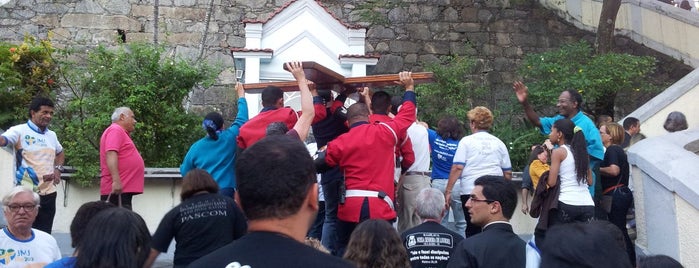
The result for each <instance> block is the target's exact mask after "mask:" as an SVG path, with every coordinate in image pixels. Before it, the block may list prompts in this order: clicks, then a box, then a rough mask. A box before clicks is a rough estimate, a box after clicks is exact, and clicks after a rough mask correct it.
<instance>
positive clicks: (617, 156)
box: [600, 145, 629, 190]
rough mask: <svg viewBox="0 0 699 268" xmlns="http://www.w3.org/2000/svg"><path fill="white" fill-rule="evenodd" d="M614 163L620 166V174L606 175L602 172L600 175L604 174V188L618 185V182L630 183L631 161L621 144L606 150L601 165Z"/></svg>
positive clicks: (606, 165)
mask: <svg viewBox="0 0 699 268" xmlns="http://www.w3.org/2000/svg"><path fill="white" fill-rule="evenodd" d="M612 164H614V165H617V166H618V167H619V175H618V176H605V175H604V174H601V173H600V175H602V190H604V189H607V188H609V187H612V186H614V185H617V183H622V184H624V185H627V186H628V185H629V161H628V159H627V157H626V153H625V152H624V149H623V148H621V146H619V145H612V146H609V147H608V148H607V151H606V152H604V160H603V161H602V163H601V164H600V167H608V166H611V165H612ZM620 178H621V180H620Z"/></svg>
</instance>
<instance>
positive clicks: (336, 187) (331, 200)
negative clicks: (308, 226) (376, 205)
mask: <svg viewBox="0 0 699 268" xmlns="http://www.w3.org/2000/svg"><path fill="white" fill-rule="evenodd" d="M343 183H344V180H343V178H342V172H341V171H340V169H339V168H337V167H335V168H333V169H330V170H328V171H326V172H325V173H323V174H321V178H320V184H321V186H322V188H323V196H324V197H325V221H324V222H323V232H322V235H321V238H320V243H321V244H323V246H324V247H325V248H327V249H328V250H329V251H330V253H331V254H333V255H336V254H337V253H338V252H337V248H336V246H335V245H336V243H337V227H336V225H337V206H338V205H339V204H338V203H339V202H340V186H342V184H343Z"/></svg>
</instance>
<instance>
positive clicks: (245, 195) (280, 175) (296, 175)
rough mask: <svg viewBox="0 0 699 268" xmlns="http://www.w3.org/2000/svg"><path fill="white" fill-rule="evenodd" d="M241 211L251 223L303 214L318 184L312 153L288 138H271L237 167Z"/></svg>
mask: <svg viewBox="0 0 699 268" xmlns="http://www.w3.org/2000/svg"><path fill="white" fill-rule="evenodd" d="M235 175H236V179H237V184H238V191H237V193H238V196H239V198H240V207H241V208H242V209H243V212H245V215H246V216H247V218H248V219H249V220H259V219H272V218H274V219H283V218H287V217H289V216H291V215H293V214H295V213H296V212H298V211H299V209H300V208H301V205H302V204H303V201H304V199H305V198H306V196H307V194H308V191H310V189H311V188H312V186H313V185H314V184H315V183H316V171H315V167H314V165H313V159H312V158H311V155H310V154H309V153H308V149H306V146H305V145H304V144H303V142H301V141H300V140H299V139H294V138H292V137H290V136H287V135H275V136H267V137H265V138H263V139H262V140H260V141H258V142H256V143H255V144H253V145H252V146H251V147H249V148H247V149H245V151H243V153H242V154H241V155H240V157H239V158H238V161H237V162H236V165H235Z"/></svg>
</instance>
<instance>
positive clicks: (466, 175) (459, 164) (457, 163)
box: [445, 106, 512, 238]
mask: <svg viewBox="0 0 699 268" xmlns="http://www.w3.org/2000/svg"><path fill="white" fill-rule="evenodd" d="M467 116H468V121H469V128H470V129H471V133H472V134H471V135H468V136H466V137H464V138H462V139H461V141H459V145H458V146H457V148H456V153H455V154H454V161H453V163H452V165H451V171H450V172H449V181H448V182H447V187H446V190H445V199H446V200H449V199H450V198H451V192H452V190H453V188H454V184H455V183H456V181H457V179H459V180H460V181H461V196H460V197H461V202H462V203H463V204H466V201H468V198H469V196H470V194H471V191H472V190H473V188H474V185H473V182H474V181H476V179H477V178H479V177H482V176H485V175H493V176H504V177H505V178H506V179H508V180H509V179H511V178H512V164H511V163H510V155H509V153H508V152H507V147H506V146H505V143H503V142H502V141H501V140H500V139H498V138H497V137H495V136H493V135H492V134H490V133H488V130H490V127H492V126H493V113H492V112H490V110H488V108H485V107H483V106H478V107H476V108H473V109H472V110H470V111H468V114H467ZM463 211H464V218H465V219H466V223H467V225H466V238H468V237H470V236H472V235H475V234H477V233H480V232H481V228H480V227H478V226H476V225H473V224H472V223H471V217H470V215H469V213H468V210H467V209H466V208H465V207H464V208H463Z"/></svg>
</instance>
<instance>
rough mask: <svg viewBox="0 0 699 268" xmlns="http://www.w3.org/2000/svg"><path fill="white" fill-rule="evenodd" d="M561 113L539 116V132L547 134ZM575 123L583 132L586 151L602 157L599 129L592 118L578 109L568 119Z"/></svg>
mask: <svg viewBox="0 0 699 268" xmlns="http://www.w3.org/2000/svg"><path fill="white" fill-rule="evenodd" d="M563 118H565V117H563V116H562V115H560V114H559V115H556V116H554V117H539V121H540V122H541V133H543V134H544V135H548V134H549V133H551V127H552V126H553V123H554V122H556V121H558V120H559V119H563ZM570 120H571V121H573V123H575V125H576V126H578V127H580V128H581V129H582V131H583V134H585V141H587V153H588V154H589V155H590V156H592V157H594V158H597V159H598V160H602V159H604V146H603V145H602V137H600V135H599V130H598V129H597V127H596V126H595V123H594V122H592V119H590V118H589V117H587V116H586V115H585V114H583V112H582V111H579V112H578V113H577V114H576V115H575V116H573V118H571V119H570Z"/></svg>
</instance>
